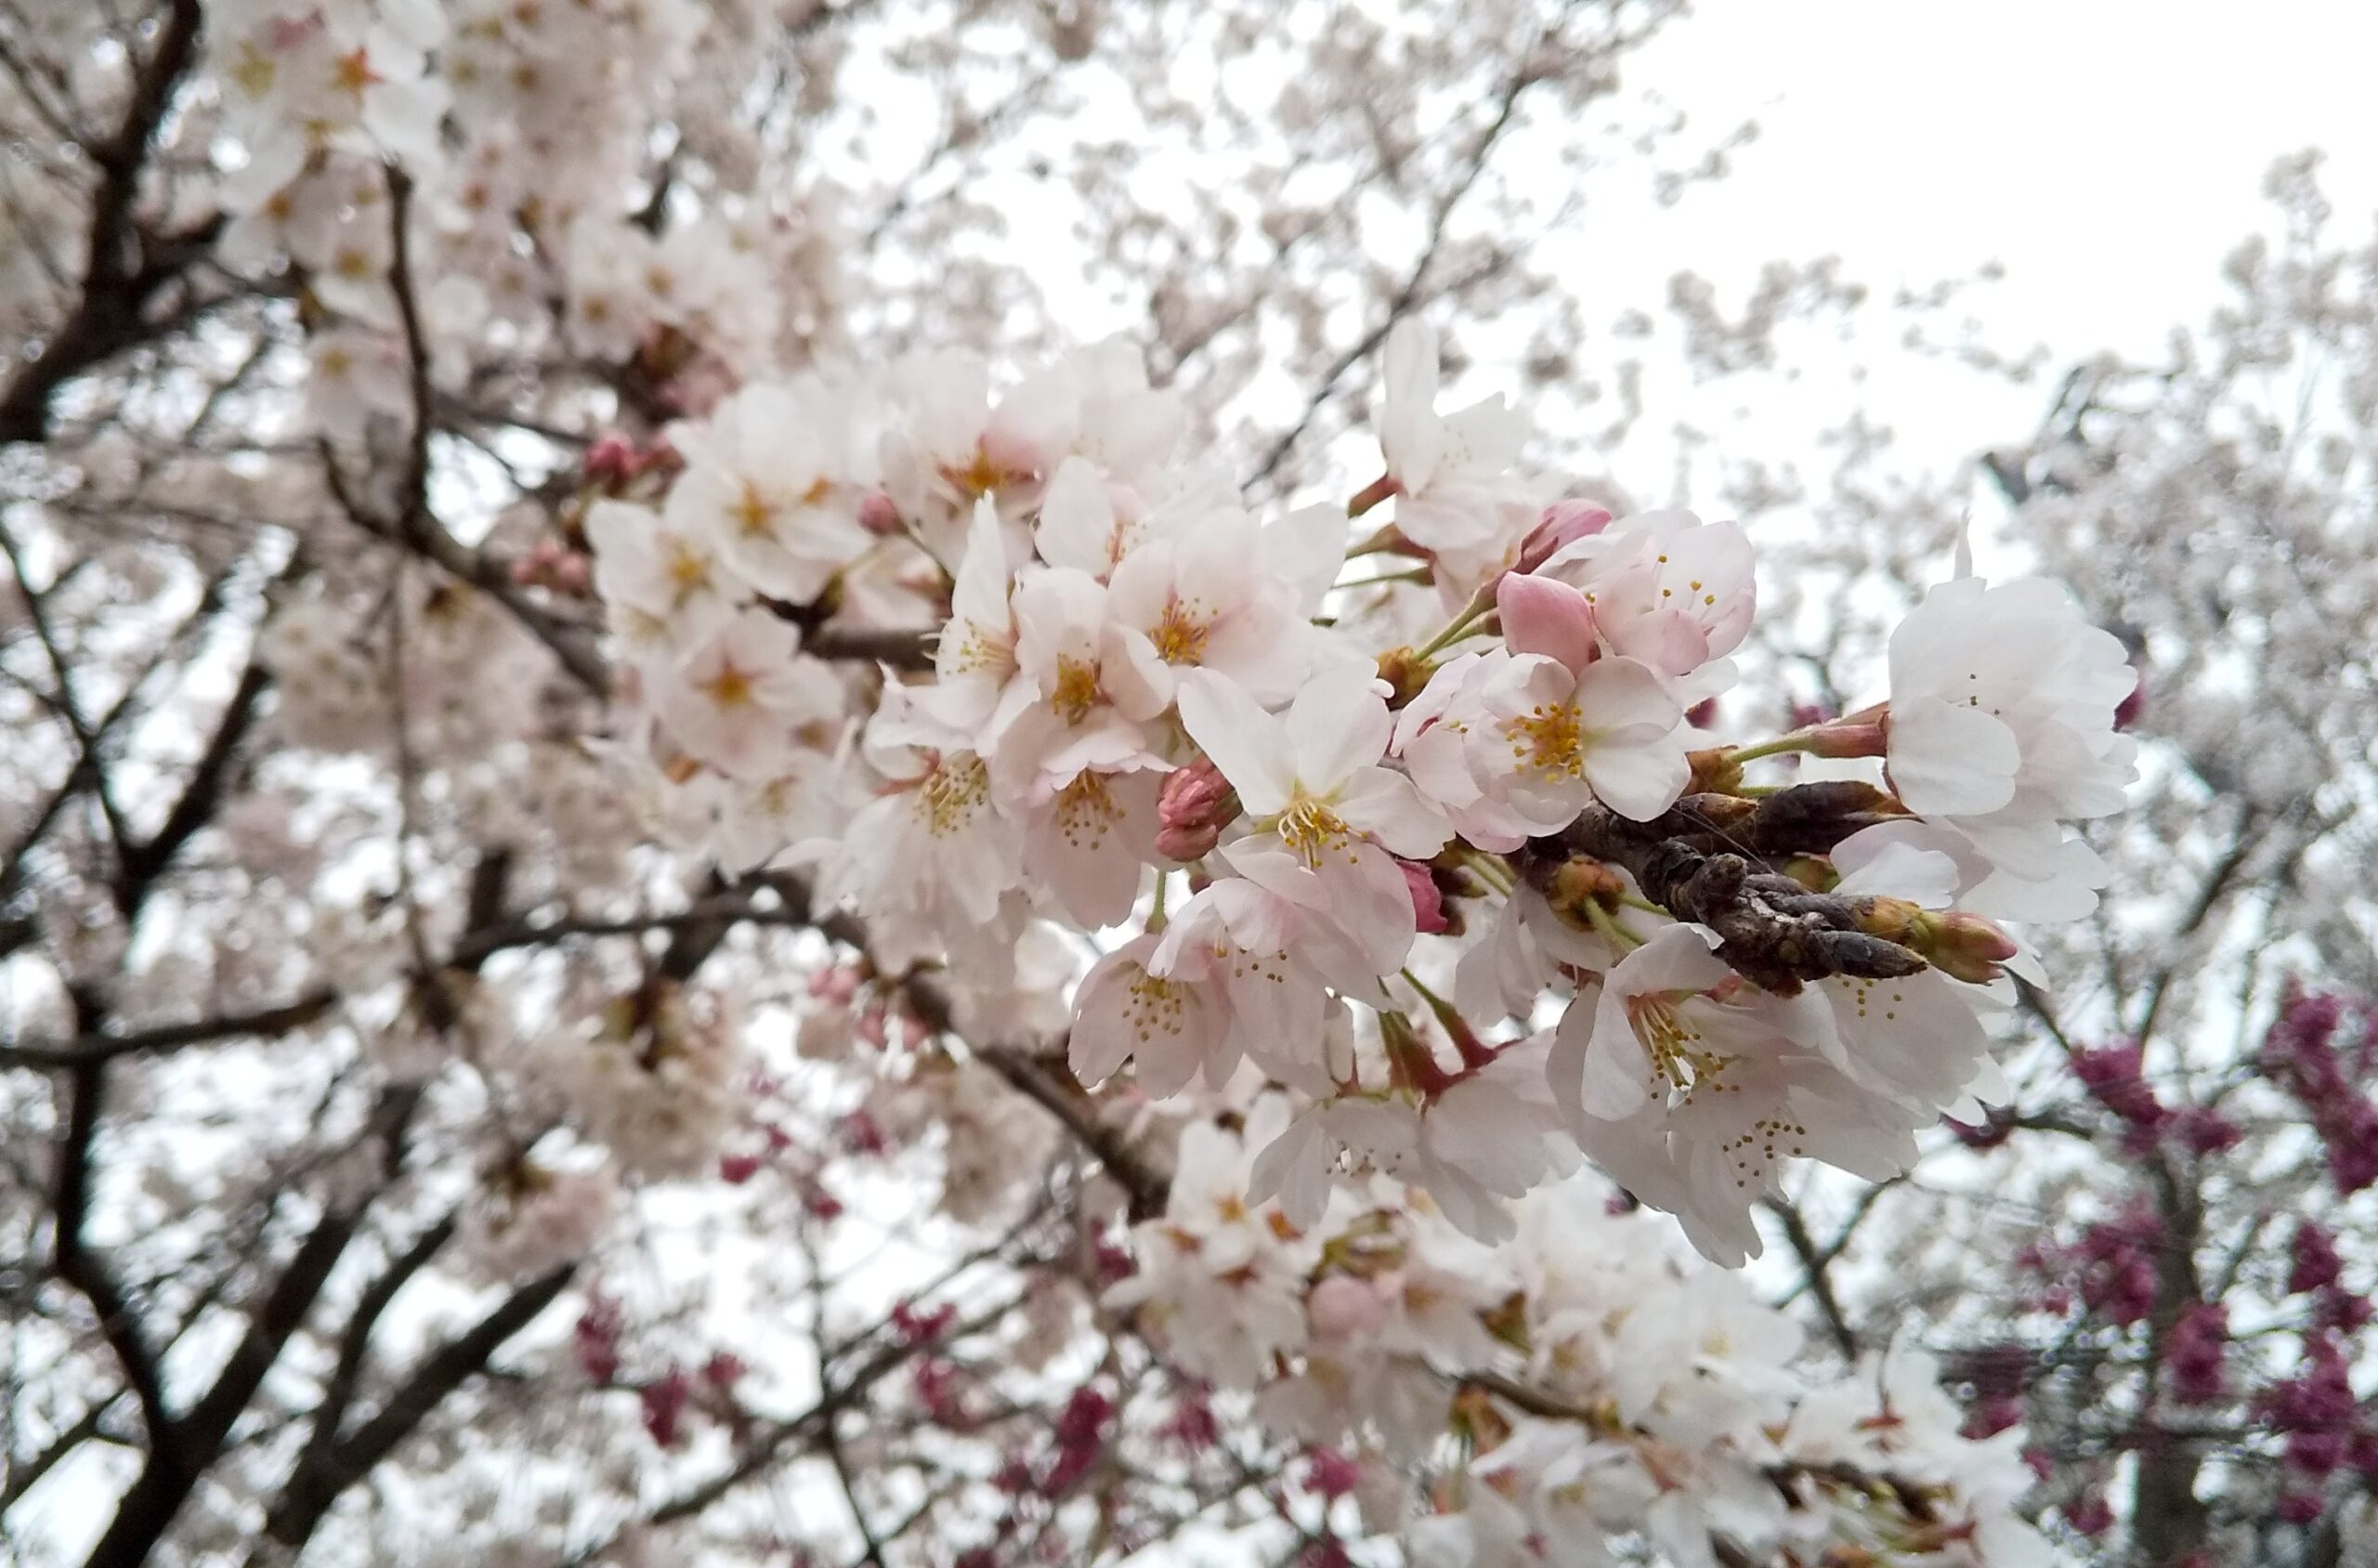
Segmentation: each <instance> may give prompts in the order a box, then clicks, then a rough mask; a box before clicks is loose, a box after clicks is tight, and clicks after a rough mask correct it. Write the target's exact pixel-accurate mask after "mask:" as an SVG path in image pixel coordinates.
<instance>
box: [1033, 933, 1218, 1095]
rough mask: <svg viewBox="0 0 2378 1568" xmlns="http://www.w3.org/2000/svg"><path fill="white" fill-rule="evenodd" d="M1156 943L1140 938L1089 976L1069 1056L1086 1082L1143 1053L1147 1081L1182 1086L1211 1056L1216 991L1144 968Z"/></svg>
mask: <svg viewBox="0 0 2378 1568" xmlns="http://www.w3.org/2000/svg"><path fill="white" fill-rule="evenodd" d="M1155 948H1156V938H1155V937H1153V936H1143V937H1140V938H1139V939H1138V940H1136V941H1133V942H1130V943H1127V944H1126V945H1124V946H1123V947H1118V948H1117V949H1116V950H1115V951H1114V952H1111V953H1109V954H1107V955H1106V956H1105V957H1104V958H1103V959H1101V960H1098V962H1097V963H1096V964H1095V965H1093V966H1092V967H1091V972H1090V973H1088V974H1087V975H1084V976H1083V977H1082V983H1081V988H1080V990H1079V991H1078V993H1077V994H1076V1000H1075V1003H1074V1025H1073V1030H1072V1035H1071V1039H1070V1040H1069V1041H1068V1044H1067V1061H1068V1063H1069V1064H1070V1065H1071V1066H1072V1067H1073V1070H1074V1074H1075V1076H1076V1077H1077V1078H1080V1079H1081V1080H1082V1081H1083V1082H1084V1083H1097V1082H1099V1081H1101V1080H1102V1079H1104V1078H1108V1077H1110V1076H1112V1075H1113V1074H1114V1073H1115V1072H1117V1070H1119V1069H1120V1068H1121V1066H1122V1065H1123V1064H1124V1063H1125V1062H1126V1061H1128V1060H1130V1059H1131V1058H1133V1057H1137V1058H1138V1059H1139V1061H1140V1075H1141V1078H1142V1079H1143V1081H1146V1080H1150V1079H1153V1080H1156V1081H1157V1082H1169V1083H1170V1084H1171V1086H1172V1090H1176V1091H1177V1090H1178V1089H1179V1088H1180V1087H1181V1085H1182V1084H1184V1083H1186V1082H1187V1081H1188V1079H1189V1077H1190V1075H1191V1074H1193V1073H1195V1072H1196V1069H1197V1067H1198V1065H1200V1064H1201V1063H1202V1062H1203V1061H1204V1059H1205V1054H1206V1052H1207V1050H1208V1049H1209V1043H1210V1041H1211V1039H1212V1038H1213V1037H1214V1036H1215V1035H1216V1033H1217V1032H1218V1031H1219V1029H1220V1027H1221V1025H1222V1018H1221V1017H1220V1014H1219V1010H1218V1008H1217V1006H1216V1002H1215V999H1214V997H1213V994H1212V993H1211V992H1210V991H1209V990H1208V989H1207V988H1206V987H1201V986H1195V985H1187V984H1182V983H1179V982H1170V981H1163V980H1157V979H1153V978H1151V977H1150V975H1149V974H1148V972H1147V970H1146V968H1145V967H1144V966H1145V963H1146V960H1147V959H1148V957H1149V955H1150V954H1151V953H1152V952H1153V951H1154V950H1155ZM1149 1092H1151V1093H1155V1092H1156V1090H1155V1089H1153V1088H1151V1089H1150V1091H1149ZM1168 1092H1169V1091H1168Z"/></svg>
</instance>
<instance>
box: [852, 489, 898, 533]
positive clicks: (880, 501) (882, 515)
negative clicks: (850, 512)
mask: <svg viewBox="0 0 2378 1568" xmlns="http://www.w3.org/2000/svg"><path fill="white" fill-rule="evenodd" d="M858 526H859V527H861V528H863V529H866V530H867V531H868V532H869V533H873V534H887V533H897V532H899V531H900V509H899V507H897V506H895V505H894V504H893V503H892V498H891V497H890V496H888V495H886V494H884V493H883V492H882V490H869V491H868V492H867V493H866V494H865V495H863V496H861V497H859V503H858Z"/></svg>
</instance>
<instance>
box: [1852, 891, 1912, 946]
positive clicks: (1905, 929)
mask: <svg viewBox="0 0 2378 1568" xmlns="http://www.w3.org/2000/svg"><path fill="white" fill-rule="evenodd" d="M1857 910H1858V929H1859V930H1861V931H1862V932H1864V933H1865V934H1867V935H1869V936H1879V937H1881V938H1882V939H1883V940H1884V941H1886V942H1897V943H1898V944H1900V945H1901V947H1914V946H1915V945H1916V943H1917V942H1918V941H1919V940H1920V939H1921V937H1922V934H1923V930H1924V909H1923V907H1922V906H1920V905H1916V904H1911V903H1909V902H1908V901H1907V900H1906V899H1904V898H1883V897H1874V898H1865V899H1861V900H1859V901H1858V906H1857Z"/></svg>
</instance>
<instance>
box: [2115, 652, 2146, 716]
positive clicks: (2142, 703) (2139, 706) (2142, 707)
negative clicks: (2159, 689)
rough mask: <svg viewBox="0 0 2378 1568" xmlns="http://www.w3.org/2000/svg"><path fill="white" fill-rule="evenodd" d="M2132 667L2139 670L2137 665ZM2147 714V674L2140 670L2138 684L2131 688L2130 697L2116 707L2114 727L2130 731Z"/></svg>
mask: <svg viewBox="0 0 2378 1568" xmlns="http://www.w3.org/2000/svg"><path fill="white" fill-rule="evenodd" d="M2131 667H2132V668H2133V669H2134V670H2137V668H2138V667H2137V665H2136V663H2134V664H2133V665H2132V666H2131ZM2146 712H2147V672H2146V671H2144V670H2138V684H2137V685H2136V686H2132V687H2131V688H2130V695H2129V696H2128V697H2125V698H2123V699H2122V700H2121V701H2120V702H2119V703H2117V704H2115V706H2114V727H2115V728H2116V729H2128V728H2129V727H2130V726H2131V725H2135V724H2136V723H2137V722H2138V721H2139V719H2140V718H2141V717H2143V716H2144V715H2145V714H2146Z"/></svg>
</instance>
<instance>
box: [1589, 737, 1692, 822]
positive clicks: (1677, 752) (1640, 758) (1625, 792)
mask: <svg viewBox="0 0 2378 1568" xmlns="http://www.w3.org/2000/svg"><path fill="white" fill-rule="evenodd" d="M1633 733H1634V734H1636V735H1638V736H1640V738H1628V736H1627V735H1625V734H1622V735H1619V736H1613V737H1608V738H1600V739H1597V740H1596V741H1595V743H1594V744H1593V745H1591V746H1589V747H1588V748H1587V749H1586V754H1585V759H1584V764H1583V765H1584V768H1585V775H1586V783H1587V784H1588V786H1590V787H1591V788H1592V790H1593V792H1594V798H1595V799H1596V800H1598V801H1600V802H1601V804H1604V805H1606V806H1608V807H1610V809H1611V810H1613V811H1614V812H1616V813H1618V815H1619V816H1621V817H1626V818H1627V820H1628V821H1630V822H1649V821H1650V820H1652V818H1653V817H1657V816H1659V815H1660V813H1662V812H1664V811H1666V810H1667V808H1668V807H1670V806H1672V805H1674V804H1676V803H1677V800H1678V798H1679V797H1680V796H1681V795H1682V794H1683V793H1684V790H1685V786H1686V785H1688V784H1690V783H1692V763H1691V762H1690V761H1688V760H1687V758H1686V756H1685V750H1684V745H1683V742H1682V741H1681V740H1679V739H1678V738H1677V737H1676V735H1675V734H1674V732H1670V733H1669V734H1666V735H1659V734H1656V733H1654V732H1652V731H1648V730H1642V731H1636V732H1633Z"/></svg>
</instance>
